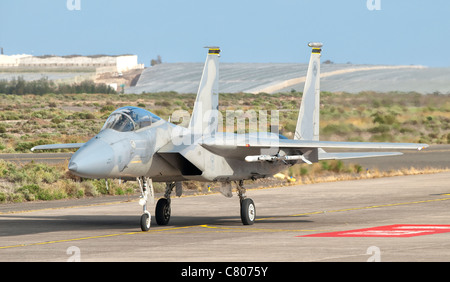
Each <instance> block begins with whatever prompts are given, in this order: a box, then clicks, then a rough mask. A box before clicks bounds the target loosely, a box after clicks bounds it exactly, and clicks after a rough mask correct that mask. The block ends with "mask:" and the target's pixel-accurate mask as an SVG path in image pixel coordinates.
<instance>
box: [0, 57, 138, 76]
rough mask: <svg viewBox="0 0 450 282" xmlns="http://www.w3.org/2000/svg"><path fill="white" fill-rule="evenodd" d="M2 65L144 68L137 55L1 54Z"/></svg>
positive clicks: (98, 70)
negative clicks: (35, 55)
mask: <svg viewBox="0 0 450 282" xmlns="http://www.w3.org/2000/svg"><path fill="white" fill-rule="evenodd" d="M0 67H18V68H21V69H29V68H39V69H45V68H91V69H92V68H93V69H96V70H97V72H112V71H115V72H123V71H127V70H132V69H143V68H144V65H143V64H138V58H137V55H119V56H108V55H95V56H80V55H71V56H53V55H50V56H37V57H34V56H31V55H11V56H7V55H0Z"/></svg>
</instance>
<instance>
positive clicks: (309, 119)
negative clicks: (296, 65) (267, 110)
mask: <svg viewBox="0 0 450 282" xmlns="http://www.w3.org/2000/svg"><path fill="white" fill-rule="evenodd" d="M322 45H323V44H322V43H309V44H308V46H309V47H312V51H311V58H310V60H309V66H308V72H307V73H306V81H305V88H304V90H303V97H302V102H301V105H300V110H299V113H298V119H297V127H296V128H295V134H294V139H296V140H319V112H320V53H321V51H322V49H321V47H322Z"/></svg>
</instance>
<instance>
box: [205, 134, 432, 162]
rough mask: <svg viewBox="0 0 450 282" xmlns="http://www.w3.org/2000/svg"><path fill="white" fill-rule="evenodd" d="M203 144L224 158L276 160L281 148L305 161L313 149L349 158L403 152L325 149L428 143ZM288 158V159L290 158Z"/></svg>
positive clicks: (324, 156)
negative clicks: (305, 156)
mask: <svg viewBox="0 0 450 282" xmlns="http://www.w3.org/2000/svg"><path fill="white" fill-rule="evenodd" d="M201 145H202V146H203V147H204V148H206V149H208V150H210V151H212V152H214V153H216V154H218V155H222V156H225V157H234V158H243V159H246V160H247V161H261V160H275V159H276V158H274V157H275V155H276V154H277V153H278V151H279V150H280V149H289V151H296V150H298V151H299V153H297V154H294V155H293V156H290V157H292V159H291V160H296V159H301V160H303V161H305V162H308V161H307V160H305V158H304V157H301V156H302V155H303V154H304V153H303V152H306V151H308V150H311V149H317V150H318V159H319V160H324V159H349V158H363V157H364V158H365V157H380V156H393V155H401V153H397V152H348V153H347V152H345V153H344V152H343V153H327V152H325V151H324V150H323V148H328V149H330V148H332V149H338V148H339V149H385V150H387V149H389V150H391V149H393V150H421V149H423V148H427V147H428V145H427V144H420V143H383V142H335V141H318V140H317V141H316V140H293V139H273V138H249V139H246V140H232V139H231V138H208V139H205V140H204V141H203V142H202V143H201ZM287 160H289V158H288V159H287Z"/></svg>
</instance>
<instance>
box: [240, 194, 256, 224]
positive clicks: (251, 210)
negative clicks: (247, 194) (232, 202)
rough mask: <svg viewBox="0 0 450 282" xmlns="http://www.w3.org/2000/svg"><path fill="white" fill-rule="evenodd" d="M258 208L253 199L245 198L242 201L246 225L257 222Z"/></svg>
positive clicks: (242, 217)
mask: <svg viewBox="0 0 450 282" xmlns="http://www.w3.org/2000/svg"><path fill="white" fill-rule="evenodd" d="M255 218H256V208H255V204H254V203H253V200H252V199H250V198H245V199H244V200H242V201H241V220H242V223H243V224H244V225H252V224H253V223H255Z"/></svg>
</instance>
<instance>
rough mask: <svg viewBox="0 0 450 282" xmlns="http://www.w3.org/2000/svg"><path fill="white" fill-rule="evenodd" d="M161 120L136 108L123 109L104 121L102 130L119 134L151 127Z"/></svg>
mask: <svg viewBox="0 0 450 282" xmlns="http://www.w3.org/2000/svg"><path fill="white" fill-rule="evenodd" d="M160 119H161V118H160V117H158V116H156V115H154V114H152V113H151V112H149V111H147V110H144V109H141V108H137V107H123V108H119V109H117V110H115V111H114V112H113V113H112V114H111V115H110V116H109V117H108V119H107V120H106V122H105V124H104V125H103V128H102V130H104V129H107V128H110V129H114V130H116V131H119V132H127V131H135V130H139V129H141V128H144V127H147V126H150V125H152V123H154V122H157V121H158V120H160Z"/></svg>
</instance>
